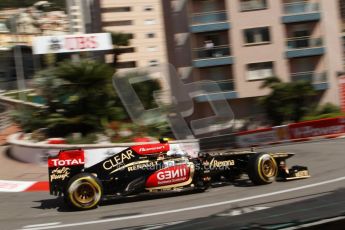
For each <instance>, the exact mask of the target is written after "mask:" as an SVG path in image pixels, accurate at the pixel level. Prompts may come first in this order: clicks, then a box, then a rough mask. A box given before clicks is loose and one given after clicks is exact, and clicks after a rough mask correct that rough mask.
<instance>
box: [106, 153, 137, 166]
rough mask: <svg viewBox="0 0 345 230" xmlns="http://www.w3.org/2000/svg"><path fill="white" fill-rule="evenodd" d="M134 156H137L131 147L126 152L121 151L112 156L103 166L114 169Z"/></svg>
mask: <svg viewBox="0 0 345 230" xmlns="http://www.w3.org/2000/svg"><path fill="white" fill-rule="evenodd" d="M134 157H135V156H134V155H133V151H132V150H130V149H129V150H127V151H126V152H123V153H119V154H117V155H115V156H113V157H112V158H110V159H109V160H106V161H104V162H103V168H104V169H105V170H112V169H114V168H118V167H121V166H123V165H124V164H125V163H126V162H128V161H129V160H131V159H132V158H134Z"/></svg>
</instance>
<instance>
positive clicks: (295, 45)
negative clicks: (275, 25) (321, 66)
mask: <svg viewBox="0 0 345 230" xmlns="http://www.w3.org/2000/svg"><path fill="white" fill-rule="evenodd" d="M286 44H287V46H288V49H305V48H312V47H322V46H323V39H322V37H310V36H304V37H292V38H288V39H286Z"/></svg>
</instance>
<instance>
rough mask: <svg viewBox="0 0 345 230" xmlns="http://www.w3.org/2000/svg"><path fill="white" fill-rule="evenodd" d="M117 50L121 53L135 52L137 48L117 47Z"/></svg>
mask: <svg viewBox="0 0 345 230" xmlns="http://www.w3.org/2000/svg"><path fill="white" fill-rule="evenodd" d="M117 52H119V54H123V53H134V52H135V48H134V47H126V48H117Z"/></svg>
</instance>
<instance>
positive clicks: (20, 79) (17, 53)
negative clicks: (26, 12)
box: [11, 16, 26, 101]
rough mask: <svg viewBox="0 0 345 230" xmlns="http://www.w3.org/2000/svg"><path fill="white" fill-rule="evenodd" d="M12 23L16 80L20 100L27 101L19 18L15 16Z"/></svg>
mask: <svg viewBox="0 0 345 230" xmlns="http://www.w3.org/2000/svg"><path fill="white" fill-rule="evenodd" d="M11 22H12V34H13V35H14V44H15V45H14V48H13V49H14V66H15V69H16V78H17V88H18V91H19V92H18V93H19V99H20V100H22V101H26V95H25V94H24V90H25V77H24V66H23V55H22V49H21V47H20V46H18V44H17V43H18V39H17V18H16V16H14V17H13V18H12V20H11Z"/></svg>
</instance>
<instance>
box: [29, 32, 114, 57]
mask: <svg viewBox="0 0 345 230" xmlns="http://www.w3.org/2000/svg"><path fill="white" fill-rule="evenodd" d="M110 49H112V42H111V36H110V34H109V33H93V34H75V35H56V36H37V37H35V38H34V39H33V53H34V54H47V53H68V52H82V51H97V50H110Z"/></svg>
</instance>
